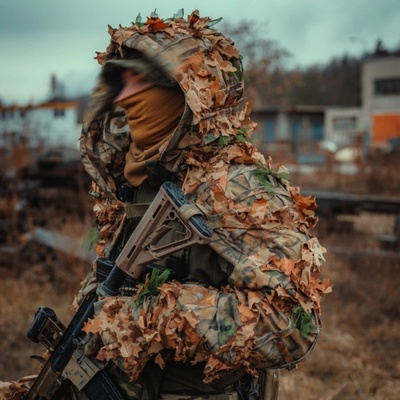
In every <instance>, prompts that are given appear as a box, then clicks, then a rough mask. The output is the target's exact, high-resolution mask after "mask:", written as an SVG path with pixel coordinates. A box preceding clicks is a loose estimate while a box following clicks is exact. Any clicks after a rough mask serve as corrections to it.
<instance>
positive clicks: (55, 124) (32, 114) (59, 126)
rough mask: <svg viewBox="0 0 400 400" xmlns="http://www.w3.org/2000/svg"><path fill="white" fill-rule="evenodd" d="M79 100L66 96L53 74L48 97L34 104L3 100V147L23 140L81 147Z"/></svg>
mask: <svg viewBox="0 0 400 400" xmlns="http://www.w3.org/2000/svg"><path fill="white" fill-rule="evenodd" d="M79 112H80V104H79V102H77V101H70V100H67V99H66V96H65V94H64V87H63V85H62V84H61V83H60V82H59V81H58V80H57V78H56V76H55V75H51V77H50V85H49V94H48V96H47V100H46V101H44V102H42V103H39V104H35V105H27V106H23V105H7V106H5V105H1V104H0V148H10V147H12V146H16V145H18V142H20V141H24V142H25V144H26V145H27V146H28V147H30V148H38V147H42V148H43V149H44V150H54V149H57V150H60V149H72V150H75V151H77V150H78V147H79V146H78V139H79V130H80V127H79V123H78V122H79V120H80V115H79Z"/></svg>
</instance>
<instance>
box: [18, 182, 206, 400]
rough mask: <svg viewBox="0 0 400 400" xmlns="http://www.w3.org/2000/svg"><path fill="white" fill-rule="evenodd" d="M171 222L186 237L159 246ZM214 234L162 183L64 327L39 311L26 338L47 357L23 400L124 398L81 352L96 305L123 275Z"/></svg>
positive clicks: (175, 189) (101, 367)
mask: <svg viewBox="0 0 400 400" xmlns="http://www.w3.org/2000/svg"><path fill="white" fill-rule="evenodd" d="M173 221H178V222H179V223H180V224H182V225H183V227H184V231H185V233H184V234H183V236H182V237H181V238H180V239H179V240H177V241H175V242H173V243H168V244H160V240H161V239H162V238H163V237H164V236H165V235H166V234H167V233H168V232H170V231H171V229H173V227H172V226H173V224H172V222H173ZM212 234H213V232H212V230H211V228H210V227H209V226H208V225H207V224H206V222H205V221H204V219H203V217H202V216H201V212H200V210H199V209H198V208H197V207H196V206H194V205H191V204H189V202H188V200H187V199H186V197H185V196H184V194H183V192H182V190H181V189H180V188H179V187H178V186H176V185H175V184H173V183H171V182H166V183H164V184H163V185H162V186H161V188H160V191H159V192H158V194H157V196H156V197H155V199H154V201H153V202H152V203H151V204H150V206H149V208H148V210H147V211H146V213H145V214H144V216H143V217H142V219H141V220H140V222H139V224H138V225H137V227H136V229H135V230H134V232H133V233H132V235H131V236H130V238H129V239H128V241H127V243H126V245H125V246H124V248H123V249H122V251H121V253H120V254H119V255H118V258H117V259H116V260H115V263H114V264H113V267H112V269H111V272H110V273H109V275H108V276H107V277H106V279H105V280H104V282H102V283H101V284H100V285H99V286H98V287H97V289H96V290H95V291H93V292H92V293H90V294H89V295H87V297H86V298H85V299H84V300H83V302H82V303H81V305H80V307H79V309H78V311H77V312H76V314H75V315H74V317H73V318H72V320H71V322H70V324H69V325H68V326H67V327H64V325H63V324H62V323H61V321H60V320H59V319H58V318H57V316H56V314H55V313H54V311H53V310H51V309H50V308H48V307H40V308H39V310H38V311H37V313H36V315H35V319H34V321H33V323H32V325H31V327H30V328H29V330H28V333H27V335H28V337H29V338H30V339H31V340H32V341H34V342H41V343H42V344H44V346H45V347H46V348H47V349H48V351H49V352H50V356H49V358H48V360H47V361H46V362H45V364H44V366H43V368H42V369H41V371H40V373H39V375H38V377H37V379H36V380H35V382H34V383H33V384H32V386H31V388H30V390H29V392H28V393H26V394H25V397H24V399H25V400H56V399H59V398H60V397H61V396H62V393H64V392H65V390H66V389H67V388H68V387H69V386H70V385H74V386H75V387H76V388H77V389H78V390H79V391H82V392H84V393H85V395H86V396H87V397H88V398H89V399H90V400H106V399H107V400H126V398H127V397H126V395H125V394H124V393H123V392H122V391H121V390H120V388H119V387H118V386H117V385H116V384H115V383H114V382H113V380H112V377H111V376H110V375H109V373H108V372H107V365H106V364H105V363H102V362H99V361H98V360H96V359H95V358H93V357H88V356H86V355H85V353H84V345H85V343H84V337H85V333H84V332H83V331H82V328H83V326H84V324H85V322H86V321H88V319H89V318H92V317H93V315H94V308H93V305H94V303H95V302H96V301H98V299H99V298H100V297H104V296H116V295H117V294H118V293H119V290H120V287H121V285H122V284H123V282H124V280H125V279H126V278H127V276H128V277H130V278H133V279H135V280H137V282H138V283H139V278H140V276H141V274H142V272H143V270H144V268H145V266H147V265H150V264H151V263H154V262H155V261H159V260H162V259H164V258H165V257H167V256H169V255H171V254H173V253H176V252H178V251H180V250H183V249H185V248H187V247H189V246H192V245H193V244H195V243H199V244H207V243H208V242H209V240H210V238H211V236H212Z"/></svg>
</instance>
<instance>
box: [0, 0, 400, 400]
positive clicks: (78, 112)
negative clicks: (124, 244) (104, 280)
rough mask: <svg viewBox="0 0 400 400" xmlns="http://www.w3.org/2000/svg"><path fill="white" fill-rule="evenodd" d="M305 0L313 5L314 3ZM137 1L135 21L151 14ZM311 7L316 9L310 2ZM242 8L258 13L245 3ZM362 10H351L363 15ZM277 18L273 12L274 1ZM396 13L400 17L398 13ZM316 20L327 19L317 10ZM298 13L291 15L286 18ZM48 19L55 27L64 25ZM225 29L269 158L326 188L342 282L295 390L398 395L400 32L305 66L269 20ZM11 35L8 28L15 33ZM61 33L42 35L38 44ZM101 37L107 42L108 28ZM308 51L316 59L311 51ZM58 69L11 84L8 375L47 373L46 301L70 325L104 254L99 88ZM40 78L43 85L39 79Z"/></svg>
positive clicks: (5, 144) (336, 277) (5, 136)
mask: <svg viewBox="0 0 400 400" xmlns="http://www.w3.org/2000/svg"><path fill="white" fill-rule="evenodd" d="M74 1H75V0H74ZM303 1H304V4H306V5H307V6H308V11H309V12H310V13H311V14H313V13H312V10H313V8H312V5H311V2H310V1H308V0H303ZM10 3H11V2H10ZM72 3H73V2H72ZM89 3H90V2H89ZM122 3H124V2H122ZM125 3H126V2H125ZM189 3H190V2H189ZM192 3H193V2H192ZM214 3H215V2H214ZM255 3H257V2H255ZM282 3H283V2H282ZM355 3H357V4H358V5H361V3H362V4H363V6H364V8H362V10H363V11H362V13H365V15H367V14H368V15H367V16H369V17H370V18H371V13H372V12H373V11H371V10H368V9H367V8H366V7H368V6H369V3H368V2H364V1H363V0H359V1H358V2H355ZM359 3H360V4H359ZM367 3H368V4H367ZM93 4H94V3H93ZM96 4H97V3H96ZM263 4H264V3H263ZM267 4H268V2H267ZM252 5H253V4H252ZM342 5H343V3H342ZM385 5H386V6H387V7H384V6H385ZM391 5H394V6H396V5H397V3H396V2H392V1H391V0H385V1H382V8H381V10H386V11H387V10H390V9H391V8H390V7H389V6H391ZM47 6H49V7H56V6H53V5H51V6H50V5H47ZM298 6H299V2H297V1H296V7H298ZM4 7H5V6H4ZM7 7H14V6H10V5H7ZM27 7H28V5H27ZM29 7H30V5H29ZM60 7H61V6H60ZM63 7H64V6H63ZM71 7H72V6H71ZM121 7H122V6H121ZM146 7H148V6H146ZM185 7H186V8H187V7H188V6H187V5H185ZM218 7H219V6H218ZM259 7H264V6H261V5H259ZM280 7H282V9H280V10H283V11H284V8H285V7H284V6H280ZM318 7H321V6H315V10H316V9H318ZM329 7H335V6H333V5H332V6H329ZM349 7H350V6H349ZM351 7H356V6H355V5H352V6H351ZM134 8H135V10H134V15H133V16H132V18H131V20H134V19H135V16H136V14H137V12H138V10H136V8H137V7H136V6H135V7H134ZM177 8H178V7H177ZM194 8H196V7H193V9H194ZM249 8H250V4H249ZM78 9H79V7H77V8H76V10H78ZM205 9H212V10H213V13H212V14H213V16H215V17H219V16H220V14H221V15H222V16H223V14H224V13H223V12H219V9H218V10H214V9H213V8H212V7H211V5H210V4H208V3H207V2H206V4H205ZM10 10H11V8H10ZM329 10H330V11H332V10H331V9H329ZM343 10H344V9H343ZM355 10H358V8H357V7H356V8H355ZM359 10H360V13H361V8H360V9H359ZM11 11H12V10H11ZM185 11H188V12H189V11H191V10H189V9H187V10H185ZM200 11H201V14H202V15H206V14H207V13H208V14H209V15H210V14H211V13H209V11H202V10H200ZM217 11H218V12H217ZM283 11H282V13H283ZM337 11H338V10H336V12H337ZM344 11H345V10H344ZM353 11H354V10H353ZM229 12H230V13H231V12H233V11H229ZM299 12H300V14H299V15H302V16H305V14H306V11H305V10H304V9H302V10H299ZM362 13H361V14H362ZM120 14H121V11H118V10H116V11H115V15H120ZM242 14H243V15H244V16H247V15H248V14H247V13H246V10H243V13H242ZM353 14H354V13H353ZM353 14H352V15H349V18H350V17H351V18H350V19H351V20H352V21H353V22H355V21H356V19H355V17H354V15H353ZM95 15H96V12H95V9H93V16H95ZM264 15H266V16H267V17H268V7H266V8H265V13H264ZM278 15H281V16H282V15H284V16H285V17H287V18H289V17H290V15H292V14H290V13H289V12H288V13H287V15H286V14H285V13H283V14H278ZM362 15H363V14H362ZM384 15H386V16H387V25H390V21H392V20H393V16H392V15H389V14H388V13H386V14H384ZM111 16H114V15H110V17H111ZM160 16H162V13H161V12H160ZM382 16H383V14H382V15H381V14H379V13H377V14H376V18H378V17H379V18H382ZM143 17H145V16H144V15H143ZM1 18H2V17H0V19H1ZM3 18H4V13H3ZM66 18H67V16H66ZM313 18H314V22H315V24H316V26H318V16H317V15H315V14H314V15H313ZM320 18H321V19H322V20H324V21H325V20H326V16H321V17H320ZM61 20H62V19H61V17H60V21H61ZM328 20H329V19H328ZM372 20H373V19H372ZM285 21H286V20H285V18H283V17H282V20H281V21H280V22H281V23H282V24H284V23H285ZM290 21H292V20H291V19H290V18H289V22H290ZM293 21H294V20H293ZM329 21H331V24H335V23H337V24H338V25H341V24H343V22H342V21H339V20H337V21H336V22H335V21H334V20H332V19H331V20H329ZM358 22H359V21H358ZM48 23H49V26H50V25H51V26H52V21H48ZM126 23H127V24H128V23H129V22H126ZM32 24H33V22H32ZM286 24H287V23H286ZM286 26H287V25H286ZM319 27H321V26H319ZM102 28H104V26H103V27H102ZM289 28H290V27H289ZM21 29H23V27H22V25H21ZM54 29H55V32H56V28H55V27H54ZM76 29H78V28H76ZM219 29H221V30H222V31H224V32H225V33H226V34H228V35H229V36H231V37H232V38H233V39H234V41H235V42H236V43H237V45H238V47H239V49H240V50H241V51H242V55H243V62H244V65H245V73H246V77H245V79H246V91H247V96H248V97H249V98H250V99H251V101H252V103H253V113H252V118H253V120H254V121H256V122H257V124H258V127H257V130H256V132H255V134H254V136H253V140H254V141H255V142H256V144H257V146H258V147H259V149H260V150H261V151H262V152H263V153H264V154H265V156H266V157H271V158H272V160H273V162H274V163H275V164H284V165H285V166H286V167H287V168H288V169H289V172H290V174H291V177H292V181H293V182H294V184H295V185H298V186H300V187H301V188H302V192H303V193H305V194H311V195H316V196H317V203H318V205H319V208H318V210H317V214H318V216H319V218H320V222H319V224H318V226H317V229H316V232H315V234H316V235H317V236H318V237H319V238H320V240H321V242H322V244H323V245H324V246H325V247H327V250H328V253H327V262H326V265H325V267H324V268H325V269H324V275H325V276H326V277H328V278H330V279H331V280H332V282H333V283H334V291H333V294H331V295H329V296H327V298H326V300H325V299H324V302H323V316H322V320H323V326H324V331H323V335H322V337H321V341H320V343H319V344H318V345H317V348H316V350H315V351H314V353H313V354H312V355H311V356H310V358H308V359H307V360H306V361H305V362H304V364H303V365H302V368H301V369H299V370H295V371H291V372H285V373H284V374H283V376H282V384H281V393H282V398H284V399H285V400H291V399H296V400H297V399H299V398H300V399H305V400H313V399H318V400H321V399H322V400H334V399H340V400H353V399H374V400H378V399H379V400H397V399H398V398H400V335H399V333H398V332H400V306H399V302H398V287H399V286H400V174H399V170H400V30H398V31H397V38H396V40H397V44H395V45H390V46H386V44H385V43H384V41H383V40H382V39H380V38H379V36H378V32H377V33H376V36H374V37H375V42H374V43H373V44H371V43H370V41H367V40H364V39H362V38H363V37H366V35H367V30H366V29H368V28H365V27H362V26H361V24H360V26H359V29H358V30H357V29H355V33H356V34H357V33H358V35H356V36H354V37H353V38H352V42H353V46H354V45H357V44H358V45H360V44H361V47H362V50H361V52H353V53H352V54H350V53H346V52H345V53H342V54H340V53H337V54H334V53H333V54H332V53H331V56H330V58H329V59H320V60H319V61H318V62H316V61H312V62H311V61H310V62H308V63H307V62H304V61H303V63H302V65H301V66H298V65H297V66H294V64H293V63H292V62H291V55H290V53H289V51H288V50H286V49H285V48H283V47H282V46H281V45H280V44H279V43H278V42H277V41H276V40H273V39H271V35H270V34H269V33H266V31H265V29H263V26H262V24H261V25H260V24H259V23H256V22H254V21H253V22H252V21H249V20H246V21H244V20H243V21H242V20H240V19H237V20H234V18H228V19H227V20H226V21H223V22H222V23H221V25H220V26H219ZM308 29H309V30H308V31H307V32H310V29H311V28H308ZM329 29H330V27H328V26H327V27H326V30H327V31H329ZM331 29H333V28H331ZM0 33H1V34H2V35H5V36H4V37H6V33H5V31H4V32H3V33H2V32H1V30H0ZM303 33H306V32H303ZM38 34H39V33H38ZM40 34H41V35H43V33H40ZM47 35H50V36H51V33H49V32H47ZM71 35H73V33H71ZM291 35H299V36H301V35H302V33H301V32H300V33H299V32H295V31H293V32H291ZM364 35H365V36H364ZM372 35H375V32H373V33H372ZM50 36H40V40H38V49H39V48H40V45H39V44H40V43H41V41H45V40H46V39H48V40H49V41H50V40H51V37H50ZM305 37H306V36H304V38H305ZM58 38H59V37H58ZM0 39H1V38H0ZM102 39H103V40H102V42H103V43H105V44H104V45H103V47H104V46H106V45H107V40H108V37H107V35H106V30H105V29H102ZM348 39H349V38H348ZM84 40H85V38H84V37H82V42H81V43H82V46H83V42H84ZM385 40H387V38H385ZM391 40H392V42H391V43H396V40H393V38H391ZM65 41H68V37H65ZM310 41H311V42H312V43H315V42H313V41H312V40H310ZM303 42H304V41H303ZM9 43H12V40H11V39H9ZM60 43H61V44H60ZM62 43H64V42H62V41H61V42H60V41H58V43H57V47H55V50H54V52H53V54H51V55H48V54H46V55H43V57H45V58H46V60H49V59H50V58H51V57H53V58H54V57H57V51H60V52H63V53H64V52H66V47H64V45H63V44H62ZM295 43H298V41H297V42H296V41H295ZM349 43H350V40H349ZM79 45H80V43H79V42H76V41H75V42H74V46H78V47H79ZM304 46H305V47H307V43H306V44H304ZM349 46H350V44H349ZM99 50H103V48H100V49H99ZM333 50H334V49H333ZM333 50H332V51H333ZM299 51H300V52H301V49H300V50H299ZM10 52H11V50H10ZM304 52H305V53H307V52H308V54H309V53H310V49H306V48H305V49H304ZM28 53H29V52H28ZM28 53H27V54H28ZM356 53H357V54H356ZM91 54H94V53H91ZM91 54H90V55H89V58H90V57H91ZM297 54H299V53H297ZM50 56H51V57H50ZM60 57H61V54H60ZM321 57H322V56H321ZM309 59H311V58H309ZM92 62H93V63H94V61H92ZM24 65H25V67H24V68H21V69H20V71H23V75H26V74H29V73H30V69H29V67H26V66H29V62H27V63H26V64H24ZM50 65H51V64H50ZM54 65H55V64H54ZM78 70H79V67H78ZM4 71H5V70H4ZM2 72H3V70H0V74H2ZM58 75H59V72H58V70H57V69H56V68H54V69H53V70H48V76H46V81H47V83H46V89H45V90H43V91H44V92H45V93H46V94H45V95H43V94H40V95H38V99H39V100H35V101H29V102H28V104H27V103H26V102H24V101H20V100H18V101H15V100H14V98H15V96H14V93H13V91H12V90H11V89H9V88H10V87H11V85H10V82H7V85H6V84H5V83H3V86H2V85H1V84H0V157H1V163H0V273H1V278H0V334H1V336H2V338H3V340H2V342H1V343H0V380H5V379H17V378H19V377H20V376H21V375H27V374H31V373H32V371H35V368H37V367H38V365H36V363H35V362H34V361H27V354H35V353H38V352H41V349H37V348H36V347H35V346H34V345H33V344H31V343H30V342H28V340H27V338H26V335H25V332H26V329H27V327H28V325H29V321H30V320H31V319H32V317H33V314H34V312H35V311H36V309H37V307H38V306H39V305H43V304H45V305H49V306H51V307H53V308H55V309H56V311H57V314H59V315H60V316H61V318H62V319H64V321H65V322H66V321H68V320H69V318H70V316H71V314H70V312H69V307H70V304H71V302H72V299H73V296H74V294H75V293H76V292H77V290H78V289H79V284H80V280H81V279H82V277H83V276H84V275H85V273H86V271H87V269H88V263H89V262H90V260H91V259H92V254H91V252H90V251H88V250H87V249H84V248H82V240H83V237H84V235H85V232H87V231H88V230H89V229H90V227H91V226H92V224H93V220H92V212H91V208H92V206H93V204H92V202H91V199H90V196H89V195H88V191H89V189H90V182H89V179H88V177H87V175H86V174H85V172H84V171H83V168H82V165H81V162H80V156H79V151H78V148H79V131H80V126H81V122H82V114H83V110H84V108H85V106H86V103H87V99H88V95H89V90H88V86H89V87H90V86H91V84H90V85H81V86H80V89H81V90H76V88H74V89H71V88H70V87H69V84H71V80H70V79H67V77H65V76H64V79H60V78H59V77H58ZM82 75H85V73H84V72H82ZM94 78H95V77H92V78H91V79H93V80H94ZM21 79H22V78H21ZM30 79H31V81H32V86H34V85H33V84H34V82H33V81H34V80H35V77H34V76H31V78H30ZM3 82H5V81H4V80H3ZM91 82H93V81H91ZM11 83H12V82H11ZM17 83H18V82H15V84H17ZM42 86H43V85H42ZM42 89H43V88H42ZM27 349H28V350H27Z"/></svg>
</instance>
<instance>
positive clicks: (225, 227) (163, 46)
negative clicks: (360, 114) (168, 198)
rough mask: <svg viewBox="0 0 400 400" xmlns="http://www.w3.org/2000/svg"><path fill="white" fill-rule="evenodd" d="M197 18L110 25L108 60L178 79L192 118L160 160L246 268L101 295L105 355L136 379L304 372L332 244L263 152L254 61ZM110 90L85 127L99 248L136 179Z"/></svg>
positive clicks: (102, 56)
mask: <svg viewBox="0 0 400 400" xmlns="http://www.w3.org/2000/svg"><path fill="white" fill-rule="evenodd" d="M214 23H215V21H212V20H211V19H210V18H201V17H200V16H199V14H198V12H197V11H194V12H193V13H192V14H191V15H189V16H188V17H187V19H184V18H183V13H179V14H177V15H175V16H174V17H173V18H171V19H169V20H162V19H160V18H158V16H157V15H155V14H153V15H152V16H151V17H150V18H148V19H147V21H146V22H145V23H141V20H140V18H138V19H137V20H136V22H135V23H134V24H132V26H129V27H119V28H118V29H113V28H111V27H110V28H109V34H110V36H111V42H110V45H109V46H108V48H107V50H106V51H105V52H104V53H98V55H97V60H98V61H99V63H100V64H101V65H104V64H105V63H106V62H108V61H110V60H115V59H124V57H125V54H126V52H127V50H132V49H133V50H135V51H137V52H139V53H140V54H141V55H143V56H144V58H145V59H146V60H147V61H149V63H150V65H151V66H152V68H154V69H155V70H159V71H162V72H163V74H164V75H165V76H167V78H168V79H171V80H172V81H175V82H177V83H178V84H179V86H180V87H181V89H182V91H183V92H184V94H185V98H186V108H185V111H184V114H183V116H182V119H181V121H180V123H179V125H178V127H177V128H176V130H175V132H174V134H173V135H172V137H171V138H170V140H169V141H168V142H167V143H166V144H165V146H164V147H163V148H162V149H161V151H160V162H161V163H162V165H163V166H164V167H165V168H166V169H167V170H168V171H170V172H172V173H173V174H175V175H177V176H179V178H180V179H181V180H182V182H183V185H182V188H183V190H184V192H185V193H186V195H187V196H188V198H189V199H190V201H191V202H192V203H195V204H196V205H198V206H199V207H200V208H201V209H202V210H203V212H204V214H205V215H206V217H207V219H208V222H209V224H210V225H211V226H212V228H213V230H214V236H213V238H212V241H211V244H210V246H211V247H212V248H213V249H214V250H215V251H216V252H217V253H218V254H219V255H221V256H222V257H223V258H224V259H225V260H227V261H228V262H229V263H230V264H232V265H233V271H232V272H231V274H230V276H229V283H230V284H229V285H228V286H227V287H223V288H213V287H208V288H206V287H203V286H201V285H191V284H182V283H179V282H175V281H173V282H167V283H165V284H163V285H162V286H161V287H160V288H159V294H158V295H154V296H149V297H147V298H146V299H145V301H144V302H143V303H142V304H140V305H139V303H138V302H137V301H136V300H137V297H138V295H139V294H140V290H139V293H138V294H137V295H135V296H133V297H116V298H105V299H102V300H101V301H100V302H99V303H98V304H97V307H96V315H95V317H94V319H93V320H90V321H88V323H87V324H86V326H85V331H86V332H92V333H99V334H101V336H102V339H103V342H104V346H103V347H102V348H101V349H100V351H99V352H98V354H97V358H98V359H101V360H115V361H116V362H118V363H119V364H120V365H122V366H123V368H124V369H125V371H126V372H127V373H128V374H129V375H130V377H131V379H132V380H134V379H136V378H137V377H138V375H139V373H140V371H141V370H142V368H143V367H144V365H145V364H146V362H147V361H148V360H149V359H154V360H155V362H157V363H158V364H159V365H160V366H161V367H162V366H163V365H164V362H165V358H166V357H169V358H171V357H172V358H173V359H174V360H177V361H181V362H185V363H191V364H196V363H198V362H200V361H204V362H205V363H206V367H205V370H204V373H205V377H206V378H205V382H210V381H212V380H214V379H217V378H221V377H223V376H224V374H225V373H229V372H232V371H236V370H240V371H243V372H248V373H251V374H253V375H257V373H258V372H257V371H258V370H260V369H264V368H280V367H289V368H290V367H292V366H294V365H295V364H296V363H298V362H299V361H300V360H302V359H303V358H304V357H305V356H306V355H307V354H308V353H309V351H310V350H311V348H312V347H313V346H314V344H315V342H316V339H317V337H318V335H319V333H320V321H319V316H320V312H321V308H320V296H321V295H322V294H324V293H328V292H329V291H330V285H329V282H328V281H327V280H322V279H321V278H320V272H321V271H320V269H321V265H322V264H323V261H324V257H323V253H324V252H325V249H324V248H323V247H322V246H321V245H320V244H319V242H318V240H317V238H315V237H314V236H312V234H311V233H310V230H311V229H312V228H313V227H314V225H315V224H316V222H317V219H316V216H315V208H316V203H315V198H314V197H312V196H309V197H303V196H302V195H301V194H300V191H299V188H297V187H294V186H292V185H291V183H290V181H289V175H288V172H287V170H286V169H285V167H283V166H277V167H275V166H273V164H272V162H271V160H266V159H265V158H264V156H263V155H262V154H261V153H260V152H259V151H258V150H257V148H256V147H255V146H254V145H253V144H252V143H251V141H250V138H251V135H252V133H253V131H254V129H255V124H254V123H253V122H252V121H251V119H250V105H249V102H248V101H247V99H246V98H245V97H244V95H243V89H244V88H243V77H242V68H241V59H240V55H239V52H238V50H237V48H236V47H235V46H234V43H233V42H232V41H231V40H230V39H228V38H227V37H225V36H224V35H222V34H221V33H220V32H218V31H216V30H214V29H213V28H212V26H213V24H214ZM108 95H109V89H107V87H106V85H104V82H101V81H100V82H99V86H98V88H97V90H96V92H95V93H94V95H93V99H92V105H91V107H90V109H89V112H88V114H87V116H86V119H85V123H84V126H83V131H82V138H81V145H82V159H83V163H84V165H85V167H86V170H87V171H88V173H89V174H90V175H91V176H92V177H93V180H94V182H95V183H96V185H97V186H96V187H98V188H100V190H99V191H100V192H102V193H103V195H102V200H101V201H99V202H98V205H97V206H96V211H97V217H98V220H99V222H100V223H101V225H102V230H101V235H102V236H101V237H102V240H101V241H100V242H99V243H100V244H99V245H98V252H99V254H102V255H104V254H105V255H107V251H108V247H107V246H109V245H110V243H111V245H112V241H113V237H115V234H116V233H115V232H116V230H117V229H118V228H117V227H118V226H119V225H120V223H121V221H122V220H123V219H124V208H123V205H122V204H121V203H120V202H119V201H118V200H117V199H115V197H114V196H113V193H115V190H116V186H117V185H116V181H117V180H121V179H123V173H122V172H121V171H122V167H123V154H124V151H126V149H127V146H128V145H129V129H128V126H127V124H126V121H125V119H124V114H123V112H122V111H121V110H120V109H118V108H116V109H114V110H112V111H104V110H105V107H104V105H105V99H106V98H107V96H108Z"/></svg>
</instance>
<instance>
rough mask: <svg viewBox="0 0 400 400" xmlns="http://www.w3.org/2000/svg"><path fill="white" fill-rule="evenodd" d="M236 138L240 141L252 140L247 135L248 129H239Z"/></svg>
mask: <svg viewBox="0 0 400 400" xmlns="http://www.w3.org/2000/svg"><path fill="white" fill-rule="evenodd" d="M236 139H237V140H238V141H239V142H242V143H243V142H250V140H249V138H248V137H247V136H246V131H245V130H244V129H238V131H237V134H236Z"/></svg>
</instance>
